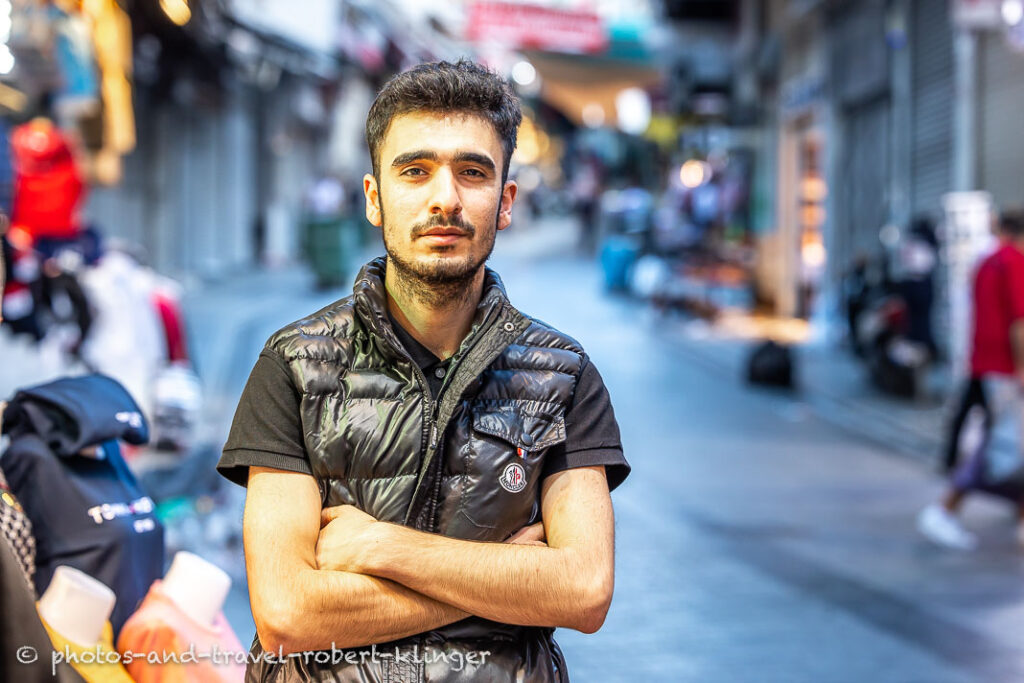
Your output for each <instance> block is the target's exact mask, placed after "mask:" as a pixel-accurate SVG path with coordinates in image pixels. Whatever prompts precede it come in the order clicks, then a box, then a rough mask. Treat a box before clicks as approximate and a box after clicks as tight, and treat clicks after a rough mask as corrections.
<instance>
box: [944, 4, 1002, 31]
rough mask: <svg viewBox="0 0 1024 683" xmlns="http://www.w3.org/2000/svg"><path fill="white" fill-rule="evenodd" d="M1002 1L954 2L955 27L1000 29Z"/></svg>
mask: <svg viewBox="0 0 1024 683" xmlns="http://www.w3.org/2000/svg"><path fill="white" fill-rule="evenodd" d="M1002 6H1003V3H1002V0H952V10H953V25H954V26H959V27H961V28H977V29H986V28H999V27H1000V26H1001V25H1002V23H1003V22H1002V18H1003V17H1002Z"/></svg>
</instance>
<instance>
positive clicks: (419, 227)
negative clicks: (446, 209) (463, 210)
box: [412, 213, 476, 239]
mask: <svg viewBox="0 0 1024 683" xmlns="http://www.w3.org/2000/svg"><path fill="white" fill-rule="evenodd" d="M441 227H449V228H458V229H459V230H461V231H463V232H464V233H466V234H467V235H468V236H469V237H473V236H474V235H475V234H476V228H475V227H473V224H472V223H470V222H469V221H467V220H465V219H464V218H463V217H462V216H461V215H460V214H457V213H456V214H451V215H447V214H443V213H435V214H434V215H432V216H431V217H430V218H428V219H427V220H425V221H423V222H422V223H417V224H416V225H414V226H412V237H413V239H415V238H417V237H420V236H422V235H423V233H425V232H426V231H428V230H432V229H434V228H441Z"/></svg>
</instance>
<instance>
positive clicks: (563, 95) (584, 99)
mask: <svg viewBox="0 0 1024 683" xmlns="http://www.w3.org/2000/svg"><path fill="white" fill-rule="evenodd" d="M523 54H524V55H525V56H526V58H527V59H529V60H530V63H531V64H533V66H534V68H536V69H537V73H538V74H539V75H540V77H541V82H542V87H541V93H540V96H541V98H542V99H543V100H544V101H545V102H547V103H548V104H550V105H551V106H553V107H555V108H556V109H558V110H559V111H561V112H562V113H563V114H565V116H566V117H567V118H569V119H570V120H571V121H572V122H573V123H575V124H577V125H583V123H584V116H583V112H584V109H585V108H587V107H588V105H589V106H590V109H591V110H592V109H593V108H594V105H598V106H600V107H601V109H602V110H603V112H604V121H605V123H607V124H611V125H614V124H615V96H616V95H618V94H619V92H621V91H622V90H624V89H625V88H649V87H652V86H654V85H657V84H658V83H659V82H661V80H662V76H661V73H660V72H659V71H658V69H657V68H656V67H655V66H654V65H652V64H649V63H646V62H634V61H626V60H617V59H608V58H603V57H593V56H583V55H565V54H557V53H552V52H541V51H537V50H527V51H525V52H524V53H523Z"/></svg>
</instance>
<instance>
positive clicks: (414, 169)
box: [402, 168, 426, 176]
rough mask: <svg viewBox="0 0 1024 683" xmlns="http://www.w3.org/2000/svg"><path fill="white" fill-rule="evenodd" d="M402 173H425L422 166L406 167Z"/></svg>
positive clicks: (412, 174) (417, 174)
mask: <svg viewBox="0 0 1024 683" xmlns="http://www.w3.org/2000/svg"><path fill="white" fill-rule="evenodd" d="M402 175H411V176H420V175H426V171H424V170H423V169H422V168H407V169H405V170H404V171H402Z"/></svg>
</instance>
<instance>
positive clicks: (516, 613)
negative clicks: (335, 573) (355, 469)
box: [360, 524, 612, 631]
mask: <svg viewBox="0 0 1024 683" xmlns="http://www.w3.org/2000/svg"><path fill="white" fill-rule="evenodd" d="M387 526H388V529H387V531H386V532H385V534H384V540H383V542H382V543H381V544H379V545H378V546H377V548H376V550H375V552H373V553H368V554H367V556H366V562H367V566H365V567H360V570H364V571H365V573H367V574H372V575H374V576H379V577H381V578H385V579H391V580H392V581H396V582H398V583H400V584H402V585H404V586H406V587H408V588H411V589H412V590H414V591H416V592H418V593H422V594H423V595H426V596H429V597H431V598H434V599H436V600H438V601H440V602H442V603H447V604H450V605H454V606H456V607H458V608H460V609H462V610H464V611H466V612H469V613H470V614H475V615H477V616H481V617H484V618H486V619H492V620H494V621H500V622H503V623H509V624H521V625H526V626H552V627H554V626H567V627H570V628H575V629H578V630H581V631H588V630H590V625H591V623H592V621H593V620H592V619H591V615H595V614H597V613H600V615H601V619H603V614H604V612H605V611H606V610H607V604H606V596H609V595H610V590H611V586H610V583H611V581H612V577H611V576H610V575H608V574H609V573H606V572H602V571H601V570H600V566H601V565H602V563H586V562H584V561H583V559H582V556H581V555H580V554H579V553H578V552H577V551H576V550H575V549H573V548H548V547H539V546H532V545H512V544H507V543H478V542H473V541H463V540H458V539H452V538H446V537H444V536H438V535H435V534H428V533H423V532H420V531H415V530H413V529H409V528H407V527H403V526H399V525H394V524H389V525H387ZM595 628H596V627H595Z"/></svg>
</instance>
